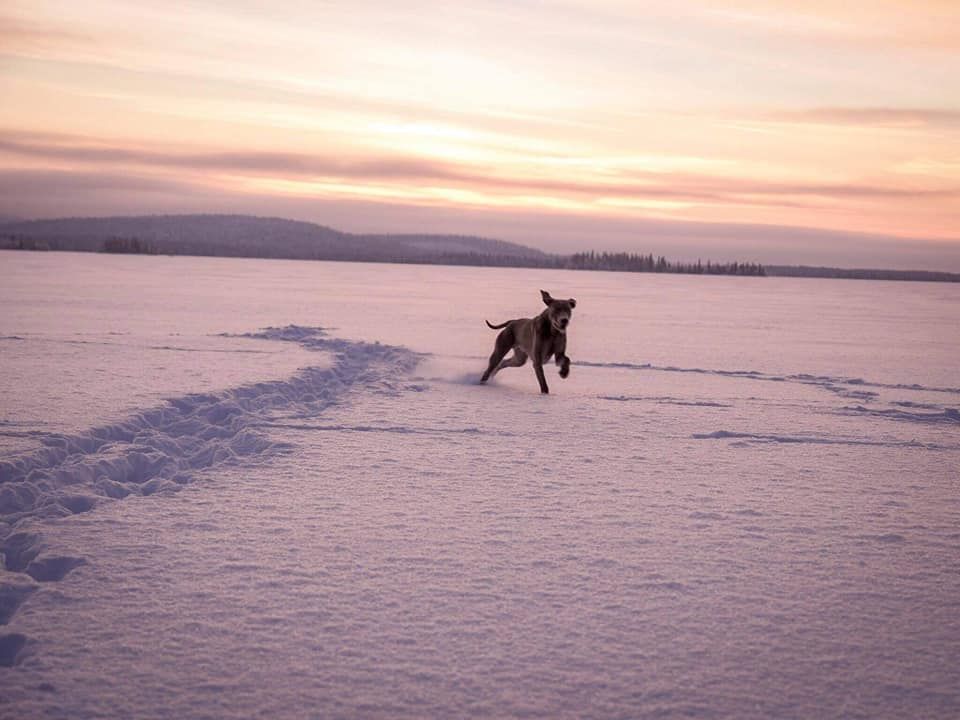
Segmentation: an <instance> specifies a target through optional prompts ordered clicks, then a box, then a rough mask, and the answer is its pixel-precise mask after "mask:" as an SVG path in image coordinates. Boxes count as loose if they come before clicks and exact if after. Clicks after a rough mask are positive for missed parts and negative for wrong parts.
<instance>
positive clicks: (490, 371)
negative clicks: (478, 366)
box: [480, 290, 577, 394]
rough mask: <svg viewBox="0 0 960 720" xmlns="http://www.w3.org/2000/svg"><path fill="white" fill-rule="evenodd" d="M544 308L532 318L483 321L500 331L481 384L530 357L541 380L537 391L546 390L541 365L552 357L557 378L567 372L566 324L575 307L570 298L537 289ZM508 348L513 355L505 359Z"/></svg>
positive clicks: (548, 390) (573, 301)
mask: <svg viewBox="0 0 960 720" xmlns="http://www.w3.org/2000/svg"><path fill="white" fill-rule="evenodd" d="M540 296H541V297H542V298H543V302H544V304H545V305H546V306H547V309H546V310H544V311H543V312H542V313H540V314H539V315H537V316H536V317H534V318H519V319H517V320H507V322H505V323H501V324H500V325H491V324H490V321H489V320H484V322H486V323H487V327H489V328H490V329H491V330H501V332H500V334H499V335H497V340H496V343H495V344H494V347H493V353H492V354H491V355H490V364H489V365H488V366H487V370H486V372H484V373H483V377H482V378H480V382H481V383H485V382H486V381H487V380H489V379H490V378H492V377H493V376H494V375H496V374H497V373H498V372H499V371H500V370H502V369H503V368H505V367H520V366H521V365H523V364H524V363H526V362H527V358H528V357H530V358H531V359H532V360H533V371H534V372H535V373H536V374H537V382H538V383H540V392H541V393H544V394H546V393H549V392H550V388H548V387H547V381H546V379H545V378H544V377H543V364H544V363H545V362H548V361H549V360H550V356H551V355H552V356H554V357H555V358H556V361H557V365H559V366H560V377H561V378H565V377H567V375H569V374H570V358H568V357H567V355H566V350H567V326H568V325H569V324H570V316H571V314H572V311H573V309H574V308H575V307H576V306H577V301H576V300H574V299H573V298H570V299H569V300H554V299H553V298H552V297H550V293H548V292H547V291H546V290H541V291H540ZM511 348H512V349H513V355H511V356H510V357H509V358H507V359H506V360H504V357H505V356H506V354H507V353H508V352H510V350H511Z"/></svg>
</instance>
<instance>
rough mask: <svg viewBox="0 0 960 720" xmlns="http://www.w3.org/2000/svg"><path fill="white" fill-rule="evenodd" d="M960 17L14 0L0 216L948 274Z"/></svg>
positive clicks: (958, 173)
mask: <svg viewBox="0 0 960 720" xmlns="http://www.w3.org/2000/svg"><path fill="white" fill-rule="evenodd" d="M907 7H909V12H907V11H905V8H907ZM958 20H960V7H957V6H956V5H955V4H952V3H947V2H942V1H940V0H925V2H923V3H919V4H918V3H913V4H911V5H909V6H906V5H905V4H903V3H897V2H891V1H886V0H882V1H878V2H874V3H871V5H870V6H869V8H868V9H866V10H865V9H864V8H858V9H856V10H854V9H849V10H848V9H843V8H834V7H831V6H830V5H829V4H828V3H821V2H816V3H813V4H809V5H807V6H805V8H804V9H803V10H797V9H795V8H793V7H792V5H791V4H788V3H785V2H775V3H759V2H754V1H753V0H739V1H738V2H733V3H729V4H727V5H726V7H725V8H724V9H723V10H717V9H715V8H713V7H711V6H710V4H709V3H706V2H703V1H702V0H681V1H680V2H675V3H671V4H670V6H669V7H663V6H662V5H660V4H659V3H652V2H651V3H639V4H638V3H622V2H618V1H617V0H607V1H605V2H601V3H585V2H579V1H575V0H574V1H571V2H567V3H561V4H556V5H552V6H550V7H548V8H544V7H542V6H534V5H510V6H506V5H502V4H500V3H496V2H482V1H476V2H469V3H466V4H461V5H458V7H457V8H456V10H436V8H431V6H428V5H422V6H420V5H416V6H406V8H405V9H404V10H398V9H396V8H395V7H392V6H390V5H387V4H383V3H379V2H367V3H361V4H359V5H358V4H351V5H342V6H341V5H339V4H332V5H328V6H324V7H323V8H317V7H314V6H312V5H311V4H298V5H295V6H291V7H288V8H285V10H284V12H283V13H280V12H279V11H275V10H271V9H270V8H269V6H268V5H266V4H264V3H259V2H253V1H251V2H245V3H243V4H242V5H241V6H236V7H233V8H231V9H229V10H228V9H226V8H224V7H223V6H221V5H218V4H216V3H208V2H196V3H193V4H192V5H191V8H190V12H189V13H188V14H187V15H186V16H185V18H184V17H180V16H173V15H171V13H170V12H169V10H167V9H166V6H164V5H161V4H159V3H154V2H145V3H140V4H138V5H137V6H135V7H131V6H129V5H128V4H125V3H119V2H115V1H113V0H93V1H91V2H84V3H76V4H73V5H71V6H70V7H69V8H66V9H65V8H63V7H60V6H57V5H56V4H54V3H49V2H31V3H25V2H11V3H6V4H5V5H4V7H3V9H0V28H2V29H3V32H4V37H5V46H4V48H3V49H2V50H0V88H2V90H3V92H4V95H5V98H6V99H7V101H6V102H5V108H4V111H3V115H2V119H0V188H2V189H3V193H2V194H0V195H2V200H0V214H9V215H13V216H17V217H19V218H23V219H30V218H53V217H70V216H87V217H91V216H93V217H96V216H114V215H145V214H193V213H197V212H203V213H207V214H245V215H259V216H275V217H282V218H287V219H292V220H304V221H309V222H315V223H318V224H322V225H326V226H330V227H334V228H337V229H339V230H342V231H345V232H350V233H359V234H363V233H389V234H414V233H430V234H457V235H475V236H482V237H490V238H496V239H501V240H507V241H511V242H516V243H520V244H524V245H528V246H531V247H534V248H536V249H539V250H543V251H545V252H550V253H559V254H566V253H571V252H577V251H581V250H584V249H586V250H590V249H596V250H607V251H610V252H653V253H654V254H657V255H665V256H668V257H671V258H676V259H678V260H692V259H696V258H697V257H705V258H706V257H709V258H717V259H720V260H722V259H727V258H729V259H737V260H742V261H750V262H760V263H763V264H765V265H817V266H830V267H858V268H890V269H909V270H947V271H954V272H956V271H960V202H958V200H960V133H958V128H960V90H957V89H956V83H955V82H952V78H955V77H956V76H957V74H958V73H960V30H958V29H957V28H958V27H960V23H958V22H957V21H958ZM184 22H188V23H189V26H188V30H187V31H184V27H183V23H184Z"/></svg>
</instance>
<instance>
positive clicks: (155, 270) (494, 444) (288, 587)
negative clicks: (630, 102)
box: [0, 253, 960, 718]
mask: <svg viewBox="0 0 960 720" xmlns="http://www.w3.org/2000/svg"><path fill="white" fill-rule="evenodd" d="M0 271H2V276H3V278H4V283H3V284H2V286H0V302H2V307H3V308H4V310H3V315H2V317H0V358H2V362H3V373H2V376H0V393H2V397H3V398H4V400H3V405H2V407H0V437H2V438H5V440H4V442H5V443H7V444H5V445H0V448H2V449H3V455H2V457H0V517H2V521H0V522H2V524H0V537H2V538H4V539H3V541H2V545H3V552H4V559H5V566H6V570H5V571H0V622H2V623H4V624H5V627H3V628H0V716H4V717H18V718H28V717H29V718H44V717H50V718H78V717H138V718H141V717H144V718H150V717H158V718H159V717H162V718H184V717H190V718H203V717H209V718H221V717H227V718H229V717H236V718H246V717H260V716H267V715H269V716H272V717H282V718H286V717H297V718H299V717H318V718H319V717H390V718H395V717H452V716H453V717H461V716H481V717H520V716H528V717H530V716H532V717H551V718H553V717H623V718H627V717H707V718H726V717H731V718H733V717H736V718H754V717H755V718H766V717H864V718H878V717H944V718H946V717H956V716H957V715H958V713H960V690H958V688H960V670H958V668H960V553H958V551H960V522H958V521H960V496H958V492H957V475H958V473H957V471H958V468H960V413H958V407H960V378H958V375H957V371H956V348H957V347H958V346H960V342H958V341H960V329H958V326H957V323H956V318H957V317H958V310H960V288H956V287H952V286H943V285H932V284H906V283H903V284H897V283H880V282H851V281H829V280H802V279H785V278H784V279H779V278H777V279H773V278H771V279H755V278H689V277H658V276H651V275H628V274H614V273H572V272H563V271H535V270H502V269H497V270H488V269H478V268H440V267H414V266H384V265H350V264H332V263H307V262H304V263H298V262H286V261H251V260H221V259H198V258H163V257H104V256H92V255H79V254H78V255H71V254H43V255H42V254H26V253H3V254H0ZM541 287H542V288H544V289H547V290H550V291H551V292H552V293H553V294H554V295H555V296H557V297H568V296H573V297H576V298H577V300H578V305H577V310H576V311H575V312H574V319H573V323H572V326H571V330H570V346H569V348H568V352H569V354H570V356H571V357H572V358H573V361H574V365H573V368H572V370H571V376H570V378H569V379H567V380H565V381H563V380H560V378H559V377H558V376H557V374H556V371H555V368H552V367H551V368H550V370H549V371H548V373H547V379H548V382H549V383H550V386H551V391H552V394H551V395H549V396H540V395H539V393H538V392H537V385H536V381H535V379H534V377H533V372H532V370H531V369H530V367H529V366H527V367H523V368H519V369H508V370H504V371H503V372H501V373H500V374H499V375H498V376H497V378H496V380H495V381H494V382H493V383H491V384H490V385H489V386H479V385H477V384H476V379H477V377H478V376H479V374H480V372H482V370H483V367H484V363H485V357H486V355H487V354H488V353H489V351H490V349H492V343H493V338H494V333H493V332H492V331H489V330H487V329H486V328H485V326H484V325H483V319H484V318H487V319H489V320H491V321H493V322H498V321H502V320H504V319H507V318H510V317H518V316H521V315H527V314H532V313H535V312H537V311H538V309H539V308H538V302H539V300H538V295H539V294H538V292H537V291H538V290H539V288H541ZM71 340H81V341H83V342H69V341H71ZM113 343H116V344H113ZM160 367H162V368H163V371H162V372H160V371H158V370H157V368H160Z"/></svg>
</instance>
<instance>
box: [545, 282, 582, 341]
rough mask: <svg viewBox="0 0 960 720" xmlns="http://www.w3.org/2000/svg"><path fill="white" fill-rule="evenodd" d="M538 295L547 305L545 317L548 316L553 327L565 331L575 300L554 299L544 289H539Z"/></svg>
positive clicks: (575, 304)
mask: <svg viewBox="0 0 960 720" xmlns="http://www.w3.org/2000/svg"><path fill="white" fill-rule="evenodd" d="M540 297H542V298H543V304H544V305H546V306H547V317H549V318H550V324H551V325H552V326H553V329H554V330H556V331H557V332H560V333H563V332H566V331H567V326H568V325H569V324H570V319H571V317H572V316H573V309H574V308H575V307H576V306H577V301H576V300H574V299H573V298H569V299H567V300H555V299H554V298H552V297H550V293H548V292H547V291H546V290H541V291H540Z"/></svg>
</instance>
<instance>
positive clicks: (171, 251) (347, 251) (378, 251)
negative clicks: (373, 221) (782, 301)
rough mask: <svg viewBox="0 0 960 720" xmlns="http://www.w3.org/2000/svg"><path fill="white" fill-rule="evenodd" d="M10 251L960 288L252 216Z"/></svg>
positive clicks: (47, 232) (0, 225) (113, 230)
mask: <svg viewBox="0 0 960 720" xmlns="http://www.w3.org/2000/svg"><path fill="white" fill-rule="evenodd" d="M0 249H15V250H73V251H81V252H108V253H136V254H159V255H212V256H222V257H257V258H288V259H292V260H341V261H351V262H394V263H422V264H432V265H482V266H498V267H537V268H556V269H568V270H605V271H613V272H654V273H689V274H697V275H752V276H764V275H779V276H787V277H821V278H850V279H865V280H925V281H938V282H960V274H957V273H948V272H926V271H920V270H916V271H909V270H868V269H847V268H831V267H806V266H790V265H773V266H763V265H760V264H758V263H753V262H726V263H717V262H711V261H708V262H706V263H705V264H703V263H701V261H700V260H698V261H697V262H695V263H692V262H686V263H685V262H673V261H669V260H667V259H666V258H665V257H663V256H659V257H654V256H653V254H646V255H644V254H642V253H640V254H638V253H623V252H620V253H609V252H596V251H590V252H582V253H574V254H572V255H554V254H550V253H545V252H543V251H541V250H537V249H535V248H531V247H527V246H525V245H519V244H517V243H512V242H506V241H504V240H493V239H490V238H483V237H476V236H473V235H430V234H421V235H411V234H406V235H383V234H365V235H364V234H352V233H345V232H341V231H340V230H334V229H333V228H329V227H325V226H323V225H317V224H315V223H309V222H300V221H297V220H286V219H283V218H275V217H255V216H251V215H144V216H134V217H92V218H91V217H80V218H60V219H56V220H19V221H14V222H7V221H4V220H3V219H2V218H0Z"/></svg>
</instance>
